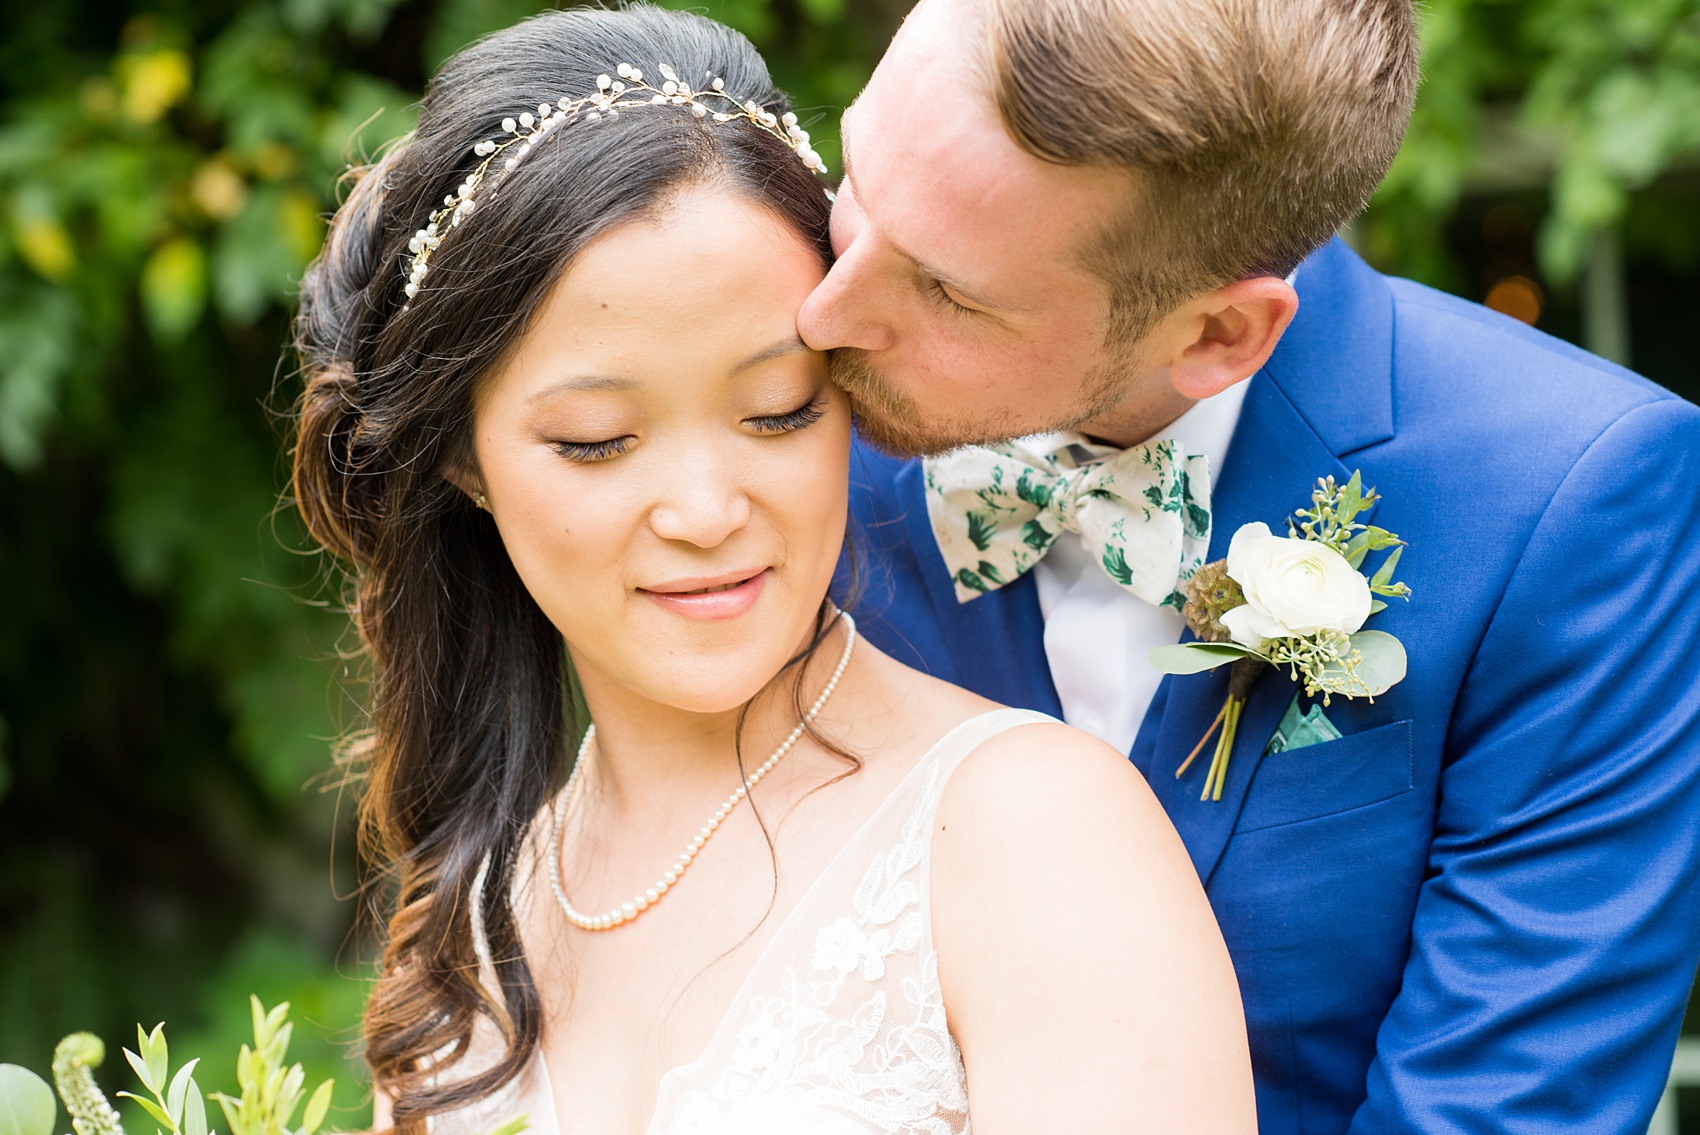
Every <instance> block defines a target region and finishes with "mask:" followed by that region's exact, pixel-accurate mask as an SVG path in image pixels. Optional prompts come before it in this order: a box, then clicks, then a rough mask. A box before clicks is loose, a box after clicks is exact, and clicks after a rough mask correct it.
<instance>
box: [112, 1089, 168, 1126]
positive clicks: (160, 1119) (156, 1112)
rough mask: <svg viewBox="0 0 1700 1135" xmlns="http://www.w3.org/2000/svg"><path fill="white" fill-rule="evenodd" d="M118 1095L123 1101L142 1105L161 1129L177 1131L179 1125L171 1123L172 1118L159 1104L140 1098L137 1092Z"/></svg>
mask: <svg viewBox="0 0 1700 1135" xmlns="http://www.w3.org/2000/svg"><path fill="white" fill-rule="evenodd" d="M118 1095H119V1096H120V1097H121V1098H123V1099H127V1100H135V1101H136V1102H137V1103H138V1104H140V1105H141V1107H142V1110H143V1111H145V1112H147V1113H148V1114H149V1115H151V1116H153V1117H154V1120H155V1122H157V1123H158V1124H159V1125H160V1126H161V1127H164V1128H165V1129H166V1130H168V1131H175V1130H177V1125H176V1124H175V1123H172V1122H171V1117H170V1116H169V1115H167V1114H166V1113H165V1109H164V1108H163V1107H160V1106H159V1105H158V1104H157V1103H154V1102H153V1101H152V1100H150V1099H144V1098H143V1097H141V1096H138V1095H137V1094H136V1093H135V1092H119V1093H118Z"/></svg>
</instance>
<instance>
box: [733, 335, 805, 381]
mask: <svg viewBox="0 0 1700 1135" xmlns="http://www.w3.org/2000/svg"><path fill="white" fill-rule="evenodd" d="M808 349H809V346H808V344H807V343H804V342H803V340H802V339H801V338H799V337H798V336H796V335H792V336H789V337H788V338H784V339H778V340H775V341H774V342H772V343H770V344H768V345H767V346H765V347H763V348H762V349H761V350H759V351H757V352H756V353H755V354H753V355H751V356H750V357H749V358H747V359H745V360H744V361H743V362H740V363H739V364H738V365H736V366H734V367H733V368H732V372H733V373H734V374H736V373H737V372H738V371H741V370H749V369H750V368H751V367H753V366H760V365H761V364H762V363H768V362H772V361H773V360H774V359H778V358H783V357H784V356H786V355H794V354H796V353H797V352H799V351H807V350H808Z"/></svg>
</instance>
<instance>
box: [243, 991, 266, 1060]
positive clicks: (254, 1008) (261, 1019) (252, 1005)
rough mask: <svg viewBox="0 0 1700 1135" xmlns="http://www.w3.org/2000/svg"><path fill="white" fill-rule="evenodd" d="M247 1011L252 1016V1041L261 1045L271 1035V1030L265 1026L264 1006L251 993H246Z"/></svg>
mask: <svg viewBox="0 0 1700 1135" xmlns="http://www.w3.org/2000/svg"><path fill="white" fill-rule="evenodd" d="M248 1011H249V1013H251V1014H252V1015H253V1018H254V1043H255V1044H256V1045H263V1044H265V1043H266V1041H267V1040H268V1039H269V1038H270V1037H271V1030H270V1029H268V1028H267V1027H266V1007H265V1006H264V1005H262V1004H260V999H259V998H258V997H256V996H254V995H253V994H252V993H250V994H248ZM243 1047H244V1048H246V1047H247V1046H246V1045H244V1046H243Z"/></svg>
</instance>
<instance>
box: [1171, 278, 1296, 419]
mask: <svg viewBox="0 0 1700 1135" xmlns="http://www.w3.org/2000/svg"><path fill="white" fill-rule="evenodd" d="M1298 310H1299V294H1298V293H1297V292H1295V291H1294V290H1293V285H1291V284H1289V283H1288V282H1287V281H1286V280H1283V279H1282V278H1281V277H1279V276H1253V277H1251V278H1250V279H1247V280H1236V281H1235V282H1233V283H1232V284H1228V285H1226V286H1225V287H1221V288H1217V289H1216V290H1215V291H1213V292H1210V293H1209V294H1207V295H1203V296H1200V297H1199V298H1198V299H1196V300H1193V301H1192V302H1191V303H1188V304H1186V305H1185V306H1183V307H1182V308H1181V309H1180V310H1179V311H1177V312H1175V313H1174V315H1172V316H1170V317H1169V318H1170V319H1171V320H1175V321H1177V322H1178V323H1179V328H1178V329H1179V330H1181V332H1182V334H1181V335H1180V336H1178V337H1179V338H1180V340H1181V342H1182V346H1181V347H1180V350H1179V351H1178V353H1177V354H1175V355H1174V356H1173V358H1172V360H1171V361H1170V364H1169V381H1170V382H1171V383H1173V384H1174V387H1175V390H1176V391H1178V392H1179V393H1180V394H1181V395H1182V396H1183V397H1186V398H1191V399H1193V400H1195V401H1196V400H1198V399H1201V398H1209V397H1211V396H1212V395H1216V394H1220V393H1221V392H1222V391H1224V390H1226V389H1228V387H1230V386H1232V385H1233V384H1234V383H1236V382H1241V381H1243V380H1245V379H1247V378H1250V377H1251V376H1252V375H1254V374H1256V373H1257V371H1258V368H1260V367H1262V366H1263V364H1264V363H1265V362H1266V361H1268V359H1269V356H1270V354H1271V353H1272V352H1273V351H1274V350H1275V344H1277V343H1279V342H1280V341H1281V335H1282V333H1283V332H1285V331H1286V330H1287V324H1289V323H1291V322H1292V321H1293V315H1294V314H1295V313H1296V312H1297V311H1298Z"/></svg>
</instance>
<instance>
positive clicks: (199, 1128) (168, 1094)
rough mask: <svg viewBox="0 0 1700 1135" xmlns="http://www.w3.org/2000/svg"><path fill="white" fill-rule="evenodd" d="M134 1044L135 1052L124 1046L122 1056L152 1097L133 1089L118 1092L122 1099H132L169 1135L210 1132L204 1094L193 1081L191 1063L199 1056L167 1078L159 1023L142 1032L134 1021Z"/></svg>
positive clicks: (166, 1056) (167, 1055)
mask: <svg viewBox="0 0 1700 1135" xmlns="http://www.w3.org/2000/svg"><path fill="white" fill-rule="evenodd" d="M136 1048H137V1049H138V1051H136V1052H131V1051H130V1050H129V1049H127V1048H126V1049H125V1050H124V1059H126V1060H128V1061H129V1062H130V1067H131V1068H132V1069H134V1070H135V1073H136V1078H137V1079H138V1080H140V1081H141V1082H142V1087H144V1088H146V1089H147V1090H148V1093H149V1094H150V1095H152V1096H153V1098H152V1099H151V1100H150V1099H146V1098H144V1097H142V1096H139V1095H137V1094H136V1093H134V1092H119V1093H118V1094H119V1095H120V1096H122V1097H123V1098H124V1099H131V1100H135V1101H136V1103H138V1104H140V1105H141V1108H142V1110H143V1111H145V1112H147V1113H148V1114H149V1115H151V1116H153V1117H154V1119H155V1121H157V1122H158V1123H159V1124H161V1125H162V1126H163V1127H164V1128H165V1130H166V1131H169V1132H170V1133H171V1135H210V1133H209V1132H208V1131H207V1105H206V1097H205V1096H204V1095H203V1094H202V1093H201V1087H200V1085H199V1084H197V1083H195V1065H197V1064H199V1063H200V1062H201V1061H200V1058H199V1057H197V1058H195V1059H194V1060H191V1061H189V1063H187V1064H185V1065H183V1067H181V1068H179V1069H178V1070H177V1074H176V1075H175V1076H170V1078H169V1080H168V1079H167V1077H168V1076H169V1074H170V1071H171V1065H170V1052H169V1049H168V1048H167V1046H166V1043H165V1025H164V1024H163V1023H161V1024H158V1025H155V1026H154V1029H153V1032H151V1033H147V1032H143V1031H142V1026H141V1025H137V1026H136Z"/></svg>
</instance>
